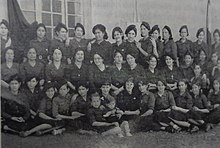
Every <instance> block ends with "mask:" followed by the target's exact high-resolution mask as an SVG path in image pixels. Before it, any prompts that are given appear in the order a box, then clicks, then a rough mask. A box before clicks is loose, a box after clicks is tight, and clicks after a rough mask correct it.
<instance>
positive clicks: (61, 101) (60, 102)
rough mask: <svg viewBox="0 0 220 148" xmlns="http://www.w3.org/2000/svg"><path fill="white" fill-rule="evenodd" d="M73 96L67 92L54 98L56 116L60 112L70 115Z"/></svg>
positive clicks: (53, 106)
mask: <svg viewBox="0 0 220 148" xmlns="http://www.w3.org/2000/svg"><path fill="white" fill-rule="evenodd" d="M71 98H72V96H71V95H70V94H67V95H66V96H65V97H63V96H60V95H59V96H57V97H55V98H54V99H53V105H52V113H53V116H54V117H56V116H57V115H58V114H61V115H66V116H69V115H70V106H71Z"/></svg>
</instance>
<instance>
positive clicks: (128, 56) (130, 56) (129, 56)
mask: <svg viewBox="0 0 220 148" xmlns="http://www.w3.org/2000/svg"><path fill="white" fill-rule="evenodd" d="M127 62H128V65H129V66H131V65H134V64H135V63H136V62H135V58H134V57H133V56H132V55H130V54H128V55H127Z"/></svg>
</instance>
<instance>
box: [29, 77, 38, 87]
mask: <svg viewBox="0 0 220 148" xmlns="http://www.w3.org/2000/svg"><path fill="white" fill-rule="evenodd" d="M37 83H38V81H37V80H36V78H33V79H31V80H30V81H28V82H27V86H28V88H29V89H34V88H35V87H36V86H37Z"/></svg>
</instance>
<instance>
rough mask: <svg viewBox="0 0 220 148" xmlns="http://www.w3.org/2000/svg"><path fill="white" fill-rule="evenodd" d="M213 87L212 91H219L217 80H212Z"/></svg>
mask: <svg viewBox="0 0 220 148" xmlns="http://www.w3.org/2000/svg"><path fill="white" fill-rule="evenodd" d="M213 87H214V90H219V88H220V84H219V81H218V80H214V82H213Z"/></svg>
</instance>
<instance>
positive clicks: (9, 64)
mask: <svg viewBox="0 0 220 148" xmlns="http://www.w3.org/2000/svg"><path fill="white" fill-rule="evenodd" d="M54 31H55V36H54V38H53V39H52V40H49V39H48V38H47V37H46V32H47V29H46V27H45V25H44V24H42V23H40V24H38V26H37V28H36V37H35V39H33V40H31V41H30V43H29V46H28V47H26V48H25V49H24V50H23V53H22V55H23V59H19V60H17V61H21V62H20V63H17V61H16V57H17V55H16V53H17V52H16V49H14V47H13V40H11V38H10V34H9V33H10V29H9V25H8V22H7V21H5V20H3V21H2V22H1V23H0V34H1V56H2V57H1V59H2V64H1V86H2V88H4V89H5V90H9V91H10V92H11V93H12V94H13V95H12V96H13V97H12V96H10V97H3V96H2V99H3V100H4V101H3V103H2V117H3V118H5V121H7V122H5V123H7V124H8V125H7V124H6V125H7V126H6V127H5V128H6V129H13V124H14V123H13V122H19V123H23V120H24V121H25V120H26V116H27V117H28V116H31V117H32V118H34V117H33V116H37V117H39V116H40V117H42V118H44V115H45V114H46V113H45V112H44V115H42V114H40V113H39V110H40V107H39V106H41V107H42V102H44V103H45V105H44V110H45V108H46V109H48V107H49V108H50V107H51V105H54V103H48V100H46V101H45V100H44V99H42V98H45V97H46V96H47V97H49V96H50V93H54V94H55V95H52V97H51V98H53V97H54V96H56V93H60V89H61V88H62V87H61V86H60V87H58V86H57V85H59V82H60V81H62V80H63V79H65V81H66V83H67V85H68V90H69V93H68V94H69V95H70V97H68V98H71V99H69V100H70V102H69V105H70V106H71V104H74V103H75V104H76V102H77V101H79V100H78V99H77V97H78V96H81V95H82V90H81V89H83V88H85V89H86V90H88V96H89V95H90V94H92V93H94V92H96V91H98V92H101V91H100V88H101V87H102V86H103V84H106V82H108V83H110V86H111V87H110V95H111V96H113V97H114V98H115V100H116V106H117V105H118V106H120V107H121V108H124V109H123V111H124V112H126V111H131V114H132V115H135V117H132V118H131V119H130V118H129V119H128V120H131V121H134V122H135V123H136V124H135V125H138V127H139V128H138V129H142V131H144V130H146V129H149V130H167V131H169V132H175V131H180V130H183V129H187V130H189V131H191V132H194V131H198V130H199V129H202V128H203V129H205V130H209V129H210V128H213V124H218V123H219V122H220V106H219V105H220V75H219V73H220V31H219V30H218V29H216V30H215V31H214V32H213V39H214V44H213V45H212V46H209V45H207V44H206V43H205V41H204V39H205V31H204V29H203V28H200V29H198V31H197V33H196V37H197V40H196V41H195V42H192V41H191V40H189V39H187V37H188V36H189V30H188V27H187V26H186V25H183V26H181V27H180V29H179V34H180V39H179V40H178V41H176V42H175V41H174V39H173V36H172V31H171V28H170V27H169V26H164V27H163V28H162V29H160V28H159V26H158V25H154V26H153V27H150V25H149V24H148V23H147V22H142V23H141V25H140V31H141V32H140V33H141V37H142V38H141V39H140V40H139V41H136V39H135V38H136V36H137V34H138V32H137V28H136V26H135V25H129V26H128V27H127V28H126V30H125V32H124V31H123V30H122V29H121V28H120V27H115V28H113V30H112V39H114V40H115V42H114V43H110V42H109V41H108V34H107V32H106V28H105V26H104V25H102V24H97V25H95V26H94V27H93V29H92V32H93V34H94V36H95V38H93V39H85V38H84V35H85V33H86V32H85V29H84V26H83V25H82V24H80V23H77V24H76V26H75V37H74V38H73V39H69V38H68V28H67V27H66V26H65V25H64V24H62V23H58V25H57V26H56V27H55V29H54ZM161 34H162V37H161V36H160V35H161ZM19 54H21V53H19ZM131 78H132V80H131ZM15 83H16V84H15ZM82 83H86V85H85V84H84V85H82ZM52 84H53V86H52ZM80 86H83V88H81V87H80ZM51 88H56V89H54V92H53V89H52V90H50V89H51ZM64 89H65V88H64ZM50 91H51V92H50ZM56 91H57V92H56ZM64 91H65V90H64ZM47 93H48V94H47ZM61 94H62V93H61ZM100 95H101V94H100ZM82 98H84V97H82ZM25 99H26V100H27V103H28V105H29V107H30V114H28V113H29V112H27V111H24V109H23V108H21V109H20V108H18V107H16V106H17V105H15V104H16V103H18V104H19V103H20V104H24V102H25ZM132 99H137V100H139V103H138V105H137V106H138V107H137V106H136V107H135V108H133V107H132V102H133V101H131V100H132ZM117 100H123V101H122V102H123V103H124V104H121V103H120V101H118V103H117ZM126 100H127V102H126ZM83 101H84V105H83V106H84V107H85V108H86V109H87V107H88V106H87V105H85V104H88V103H87V102H88V100H86V99H85V100H80V101H79V102H80V103H79V104H81V105H82V104H83ZM13 102H14V103H13ZM49 102H51V100H49ZM67 104H68V103H67ZM59 105H60V106H62V105H63V104H62V102H61V104H58V106H59ZM52 108H53V107H52ZM75 108H77V107H75ZM79 108H80V109H79ZM79 108H78V109H76V111H75V112H77V113H79V114H80V113H81V114H86V113H85V112H86V109H83V110H84V111H83V113H82V112H80V111H79V110H82V106H81V107H79ZM143 108H145V111H144V112H142V109H143ZM146 108H147V109H146ZM13 110H14V111H13ZM20 110H22V111H23V112H22V113H21V112H20ZM41 110H42V109H41ZM132 111H133V112H132ZM24 112H25V113H26V114H25V117H24V118H16V117H18V116H20V114H22V115H24ZM18 113H19V115H18ZM47 116H49V117H47V118H46V119H53V120H58V119H56V118H55V117H53V115H51V113H48V114H47ZM14 117H15V118H14ZM40 117H39V118H40ZM27 119H28V120H29V118H27ZM74 119H75V118H74ZM58 121H60V120H58ZM11 122H12V123H13V124H10V123H11ZM34 122H35V121H34ZM45 122H46V121H45ZM45 122H42V120H41V122H39V121H38V122H37V123H38V124H37V125H36V124H33V123H32V122H31V123H32V124H31V126H28V128H29V129H30V127H31V128H32V127H34V130H33V129H31V130H32V131H31V132H30V131H29V133H28V134H30V133H32V132H35V131H37V130H39V129H45V128H48V127H50V126H49V125H50V124H49V123H48V122H46V123H48V124H49V125H48V124H46V125H45V124H43V123H45ZM39 123H41V124H39ZM56 124H59V123H57V122H56ZM33 125H34V126H33ZM145 125H146V126H145ZM3 127H4V126H3ZM16 128H18V126H17V127H16ZM16 128H15V129H16ZM13 130H14V129H13ZM22 130H24V129H22ZM28 134H27V133H22V135H28Z"/></svg>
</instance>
